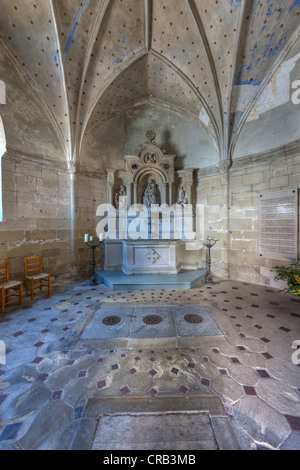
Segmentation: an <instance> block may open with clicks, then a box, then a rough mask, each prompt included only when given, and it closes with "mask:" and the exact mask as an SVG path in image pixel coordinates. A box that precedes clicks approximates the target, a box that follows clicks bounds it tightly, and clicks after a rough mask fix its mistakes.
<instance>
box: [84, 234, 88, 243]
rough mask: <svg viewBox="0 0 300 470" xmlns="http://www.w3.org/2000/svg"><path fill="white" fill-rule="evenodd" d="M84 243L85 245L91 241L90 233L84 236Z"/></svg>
mask: <svg viewBox="0 0 300 470" xmlns="http://www.w3.org/2000/svg"><path fill="white" fill-rule="evenodd" d="M84 241H85V243H86V242H88V241H89V234H88V233H86V234H85V235H84Z"/></svg>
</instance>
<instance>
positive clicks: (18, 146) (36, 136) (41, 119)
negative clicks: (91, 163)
mask: <svg viewBox="0 0 300 470" xmlns="http://www.w3.org/2000/svg"><path fill="white" fill-rule="evenodd" d="M0 77H1V79H2V80H3V81H4V83H5V87H6V104H1V103H0V114H1V116H2V120H3V125H4V129H5V134H6V141H7V147H8V148H11V149H13V150H17V151H20V152H24V153H27V154H30V155H39V156H40V157H46V158H48V159H53V160H59V161H66V154H65V150H64V147H63V145H62V144H61V142H60V140H59V138H58V135H57V132H56V131H55V129H54V127H53V121H52V119H51V116H50V115H49V114H47V111H46V108H45V107H43V105H42V103H41V102H40V101H39V99H38V93H35V92H34V90H33V88H32V87H31V86H30V85H29V83H28V81H27V79H26V78H25V75H22V74H21V73H19V72H18V71H17V70H16V68H15V65H14V64H13V63H12V62H11V60H8V57H7V56H6V55H5V53H4V51H3V49H2V48H1V47H0Z"/></svg>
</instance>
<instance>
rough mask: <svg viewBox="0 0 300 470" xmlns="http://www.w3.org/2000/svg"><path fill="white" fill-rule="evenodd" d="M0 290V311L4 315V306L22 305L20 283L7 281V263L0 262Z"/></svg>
mask: <svg viewBox="0 0 300 470" xmlns="http://www.w3.org/2000/svg"><path fill="white" fill-rule="evenodd" d="M0 281H1V284H0V289H1V310H2V313H4V310H5V305H9V304H12V303H13V302H17V301H19V304H20V305H21V304H22V287H23V285H22V281H9V268H8V261H0Z"/></svg>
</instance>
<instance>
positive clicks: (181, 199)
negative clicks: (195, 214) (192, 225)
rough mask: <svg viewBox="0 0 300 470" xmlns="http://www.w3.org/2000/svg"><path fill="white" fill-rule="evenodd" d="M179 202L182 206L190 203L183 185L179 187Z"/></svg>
mask: <svg viewBox="0 0 300 470" xmlns="http://www.w3.org/2000/svg"><path fill="white" fill-rule="evenodd" d="M177 204H179V205H181V206H184V205H186V204H188V198H187V196H186V194H185V189H184V188H183V187H182V186H181V187H180V188H179V191H178V199H177Z"/></svg>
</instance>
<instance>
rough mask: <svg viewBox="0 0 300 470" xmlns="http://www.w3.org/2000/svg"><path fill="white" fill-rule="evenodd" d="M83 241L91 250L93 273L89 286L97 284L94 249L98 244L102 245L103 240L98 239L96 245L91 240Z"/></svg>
mask: <svg viewBox="0 0 300 470" xmlns="http://www.w3.org/2000/svg"><path fill="white" fill-rule="evenodd" d="M85 243H86V245H87V246H88V247H89V248H91V250H92V272H93V274H92V278H91V280H90V286H97V285H98V282H97V280H96V276H95V249H96V248H98V246H100V245H102V243H103V240H102V241H100V242H99V243H98V244H97V245H95V244H94V243H93V242H85Z"/></svg>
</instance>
